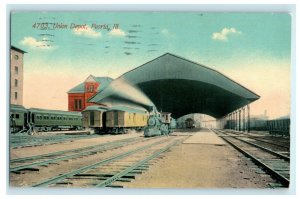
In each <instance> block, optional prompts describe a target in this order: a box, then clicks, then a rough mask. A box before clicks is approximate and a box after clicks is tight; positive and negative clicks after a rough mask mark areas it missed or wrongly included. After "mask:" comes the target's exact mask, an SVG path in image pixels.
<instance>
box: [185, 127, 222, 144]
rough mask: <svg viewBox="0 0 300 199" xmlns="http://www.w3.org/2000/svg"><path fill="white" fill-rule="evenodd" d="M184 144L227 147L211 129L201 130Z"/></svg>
mask: <svg viewBox="0 0 300 199" xmlns="http://www.w3.org/2000/svg"><path fill="white" fill-rule="evenodd" d="M183 144H217V145H225V142H224V141H223V140H222V139H221V138H220V137H218V136H217V135H216V133H214V132H213V131H211V130H209V129H204V130H201V131H199V132H197V133H195V134H194V135H193V136H191V137H189V138H188V139H187V140H185V141H184V142H183Z"/></svg>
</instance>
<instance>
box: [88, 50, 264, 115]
mask: <svg viewBox="0 0 300 199" xmlns="http://www.w3.org/2000/svg"><path fill="white" fill-rule="evenodd" d="M120 78H122V79H124V80H126V81H127V82H129V83H130V84H131V85H134V86H136V87H138V88H139V89H140V90H141V91H142V92H144V93H145V94H146V95H147V96H148V97H149V98H150V100H151V101H152V102H153V103H154V104H155V106H156V107H157V109H158V110H159V111H165V112H171V113H172V116H173V117H174V118H178V117H180V116H183V115H186V114H189V113H204V114H207V115H210V116H212V117H215V118H221V117H223V116H225V115H227V114H228V113H230V112H232V111H234V110H236V109H238V108H241V107H243V106H245V105H247V104H249V103H251V102H253V101H255V100H257V99H259V98H260V96H258V95H257V94H255V93H254V92H252V91H251V90H249V89H247V88H245V87H244V86H242V85H240V84H239V83H237V82H235V81H233V80H232V79H230V78H228V77H227V76H225V75H223V74H222V73H220V72H218V71H216V70H214V69H211V68H209V67H206V66H204V65H202V64H199V63H196V62H193V61H190V60H187V59H185V58H182V57H179V56H177V55H173V54H170V53H166V54H164V55H162V56H160V57H157V58H156V59H154V60H151V61H149V62H147V63H145V64H143V65H141V66H139V67H137V68H135V69H133V70H131V71H129V72H126V73H125V74H123V75H122V76H120V77H119V78H118V79H120ZM97 95H98V96H96V97H95V98H92V99H91V101H92V102H93V99H94V100H95V99H101V93H99V94H97ZM100 101H101V100H100Z"/></svg>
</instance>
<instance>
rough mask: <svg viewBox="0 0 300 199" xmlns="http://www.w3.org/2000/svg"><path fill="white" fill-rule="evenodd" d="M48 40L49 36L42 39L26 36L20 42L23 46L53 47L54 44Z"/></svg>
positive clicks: (47, 48)
mask: <svg viewBox="0 0 300 199" xmlns="http://www.w3.org/2000/svg"><path fill="white" fill-rule="evenodd" d="M47 41H49V40H48V38H43V39H42V40H37V39H35V38H33V37H24V38H23V40H22V41H20V44H22V45H23V46H28V47H30V48H36V49H46V50H49V49H53V45H50V44H49V43H48V42H47Z"/></svg>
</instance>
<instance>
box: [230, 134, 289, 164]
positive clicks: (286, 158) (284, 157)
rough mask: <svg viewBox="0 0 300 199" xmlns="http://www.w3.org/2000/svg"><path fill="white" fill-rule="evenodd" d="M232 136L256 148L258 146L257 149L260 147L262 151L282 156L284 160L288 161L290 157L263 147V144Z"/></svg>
mask: <svg viewBox="0 0 300 199" xmlns="http://www.w3.org/2000/svg"><path fill="white" fill-rule="evenodd" d="M233 138H234V139H237V140H240V141H242V142H244V143H246V144H249V145H252V146H255V147H257V148H259V149H262V150H264V151H267V152H269V153H271V154H272V155H275V156H277V157H280V158H282V159H284V160H286V161H288V162H290V157H288V156H285V155H282V154H280V153H277V152H275V151H272V150H270V149H268V148H265V147H263V146H260V145H257V144H254V143H252V142H248V141H246V140H243V139H240V138H236V137H233Z"/></svg>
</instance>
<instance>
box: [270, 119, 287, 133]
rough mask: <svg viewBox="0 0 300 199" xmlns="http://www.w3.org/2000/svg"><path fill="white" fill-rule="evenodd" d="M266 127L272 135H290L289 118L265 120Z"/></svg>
mask: <svg viewBox="0 0 300 199" xmlns="http://www.w3.org/2000/svg"><path fill="white" fill-rule="evenodd" d="M267 129H268V131H269V133H270V134H272V135H277V134H279V135H285V136H290V119H289V118H285V119H276V120H269V121H267Z"/></svg>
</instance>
